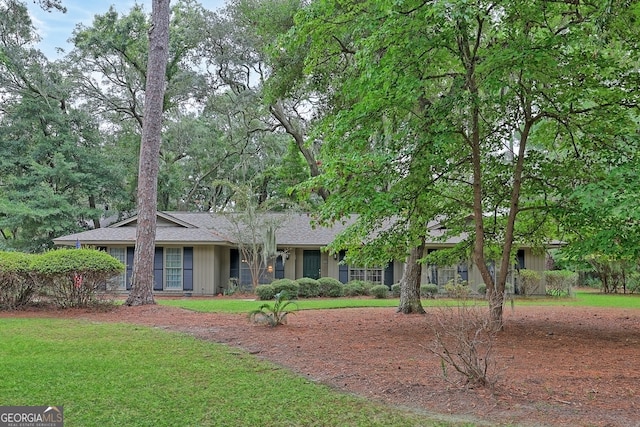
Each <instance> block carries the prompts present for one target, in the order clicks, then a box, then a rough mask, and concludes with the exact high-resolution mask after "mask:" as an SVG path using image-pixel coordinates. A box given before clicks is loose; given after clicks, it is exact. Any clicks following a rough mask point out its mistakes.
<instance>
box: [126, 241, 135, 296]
mask: <svg viewBox="0 0 640 427" xmlns="http://www.w3.org/2000/svg"><path fill="white" fill-rule="evenodd" d="M133 251H134V247H133V246H128V247H127V277H126V285H127V290H130V289H131V274H132V273H133Z"/></svg>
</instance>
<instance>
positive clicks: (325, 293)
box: [318, 277, 344, 298]
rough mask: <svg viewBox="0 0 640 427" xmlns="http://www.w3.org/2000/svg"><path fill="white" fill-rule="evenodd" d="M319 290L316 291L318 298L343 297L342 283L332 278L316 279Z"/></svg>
mask: <svg viewBox="0 0 640 427" xmlns="http://www.w3.org/2000/svg"><path fill="white" fill-rule="evenodd" d="M318 284H319V285H320V288H319V290H318V296H320V297H325V298H326V297H330V298H339V297H341V296H344V289H343V285H342V283H341V282H340V281H339V280H338V279H334V278H333V277H321V278H319V279H318Z"/></svg>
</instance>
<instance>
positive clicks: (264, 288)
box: [256, 285, 276, 301]
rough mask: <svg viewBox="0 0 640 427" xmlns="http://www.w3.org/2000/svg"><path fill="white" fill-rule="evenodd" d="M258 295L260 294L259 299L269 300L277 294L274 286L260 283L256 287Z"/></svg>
mask: <svg viewBox="0 0 640 427" xmlns="http://www.w3.org/2000/svg"><path fill="white" fill-rule="evenodd" d="M256 295H257V296H258V299H260V300H262V301H267V300H272V299H273V297H275V296H276V293H275V291H274V290H273V286H271V285H260V286H258V287H257V288H256Z"/></svg>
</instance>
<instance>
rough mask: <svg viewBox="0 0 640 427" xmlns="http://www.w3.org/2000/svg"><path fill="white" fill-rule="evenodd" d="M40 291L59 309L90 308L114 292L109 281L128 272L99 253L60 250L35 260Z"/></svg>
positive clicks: (39, 256)
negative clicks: (99, 298) (102, 297)
mask: <svg viewBox="0 0 640 427" xmlns="http://www.w3.org/2000/svg"><path fill="white" fill-rule="evenodd" d="M32 269H33V272H34V274H35V276H36V278H37V281H38V284H39V289H40V290H41V291H43V294H44V295H46V296H48V297H50V298H51V300H52V301H53V303H54V304H55V305H57V306H58V307H63V308H64V307H87V306H89V305H92V304H95V303H97V302H99V300H98V296H99V294H100V292H101V291H102V296H105V295H108V294H109V291H113V289H110V288H109V286H108V281H109V279H111V278H113V277H115V276H117V275H118V274H121V273H123V272H124V265H123V264H122V263H121V262H120V261H118V260H117V259H115V258H114V257H112V256H111V255H109V254H108V253H106V252H103V251H99V250H95V249H59V250H54V251H49V252H45V253H44V254H41V255H37V256H35V257H34V258H33V263H32Z"/></svg>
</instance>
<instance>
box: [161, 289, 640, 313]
mask: <svg viewBox="0 0 640 427" xmlns="http://www.w3.org/2000/svg"><path fill="white" fill-rule="evenodd" d="M157 302H158V303H159V304H162V305H170V306H174V307H182V308H185V309H187V310H193V311H200V312H206V313H249V312H250V311H252V310H256V309H258V307H260V305H261V304H262V303H264V301H257V300H253V299H251V298H249V297H247V299H227V298H183V299H158V300H157ZM296 302H297V304H298V309H300V310H326V309H333V308H366V307H397V306H398V303H399V300H398V298H388V299H376V298H369V297H366V298H327V299H313V298H311V299H302V300H296ZM455 304H457V301H456V300H453V299H449V298H438V299H423V300H422V305H423V307H425V308H426V307H434V306H442V305H455ZM507 304H508V302H507ZM514 304H515V306H567V307H614V308H640V294H633V295H622V294H603V293H600V292H593V291H584V290H580V291H577V292H575V293H574V296H572V297H526V298H516V299H515V301H514Z"/></svg>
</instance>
